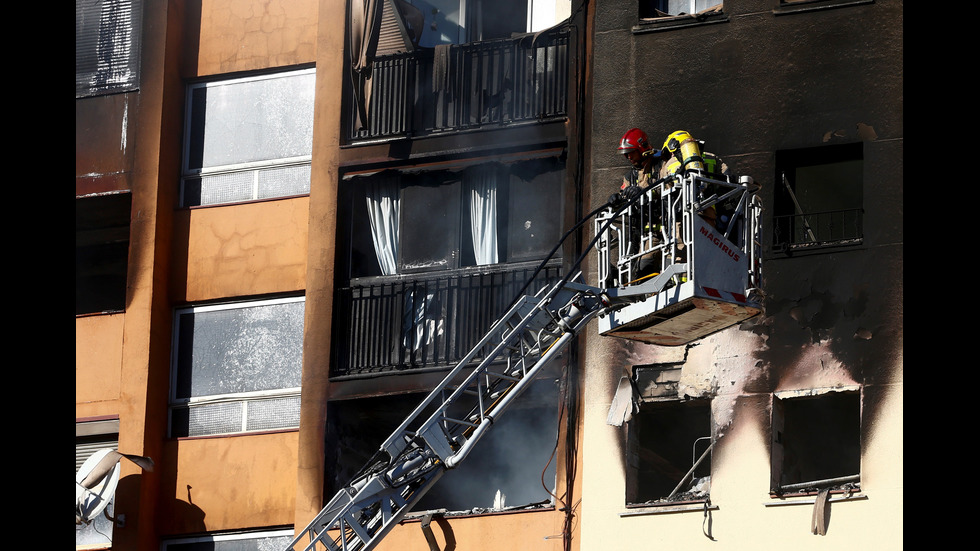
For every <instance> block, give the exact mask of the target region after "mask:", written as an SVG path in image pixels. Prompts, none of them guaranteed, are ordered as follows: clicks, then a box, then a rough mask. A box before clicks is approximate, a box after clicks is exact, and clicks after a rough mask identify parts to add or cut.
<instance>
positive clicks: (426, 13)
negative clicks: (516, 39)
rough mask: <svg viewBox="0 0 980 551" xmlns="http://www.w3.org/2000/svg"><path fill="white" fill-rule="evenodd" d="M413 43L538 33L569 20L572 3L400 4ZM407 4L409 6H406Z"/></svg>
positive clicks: (456, 0)
mask: <svg viewBox="0 0 980 551" xmlns="http://www.w3.org/2000/svg"><path fill="white" fill-rule="evenodd" d="M395 3H396V5H397V7H398V10H397V11H398V13H399V14H400V15H401V18H402V20H403V24H404V26H405V28H406V31H407V33H408V35H409V36H410V37H412V41H413V42H415V43H416V44H417V45H419V46H422V47H424V48H432V47H435V46H438V45H440V44H465V43H467V42H477V41H481V40H492V39H495V38H509V37H510V36H511V35H512V34H522V33H528V32H536V31H540V30H543V29H546V28H548V27H551V26H552V25H554V24H556V23H558V22H559V21H561V20H562V19H564V18H565V17H567V16H568V14H569V10H570V6H571V2H569V1H568V0H550V1H537V2H536V1H534V0H502V1H491V0H404V1H400V0H396V2H395ZM406 4H407V6H406Z"/></svg>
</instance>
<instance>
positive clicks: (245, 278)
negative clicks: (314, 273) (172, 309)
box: [171, 197, 310, 302]
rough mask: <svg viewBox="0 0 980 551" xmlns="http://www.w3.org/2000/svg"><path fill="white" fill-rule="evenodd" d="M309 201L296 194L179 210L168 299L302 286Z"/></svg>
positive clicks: (268, 290) (224, 296)
mask: <svg viewBox="0 0 980 551" xmlns="http://www.w3.org/2000/svg"><path fill="white" fill-rule="evenodd" d="M309 203H310V202H309V198H308V197H298V198H292V199H281V200H276V201H264V202H257V203H246V204H241V205H224V206H217V207H211V208H199V209H190V210H182V211H179V212H178V213H177V214H176V216H175V222H174V226H175V227H174V234H175V235H174V261H173V269H174V273H173V277H172V278H171V281H172V285H173V286H174V289H173V297H174V300H175V301H178V302H180V301H187V302H194V301H200V300H209V299H215V298H226V297H237V296H246V295H262V294H267V293H281V292H290V291H299V290H302V289H305V288H306V256H307V254H306V247H307V235H308V226H309V210H310V207H309Z"/></svg>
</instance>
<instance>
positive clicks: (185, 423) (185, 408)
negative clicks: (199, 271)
mask: <svg viewBox="0 0 980 551" xmlns="http://www.w3.org/2000/svg"><path fill="white" fill-rule="evenodd" d="M304 305H305V301H304V299H303V298H302V297H299V298H289V299H275V300H264V301H256V302H248V303H235V304H222V305H212V306H197V307H191V308H182V309H180V310H178V311H177V312H176V315H175V321H174V353H173V371H172V375H171V377H172V380H171V391H170V401H171V417H170V433H171V436H174V437H179V436H203V435H213V434H227V433H237V432H247V431H261V430H276V429H287V428H295V427H298V426H299V390H300V388H299V387H300V379H301V374H302V352H303V321H304V320H303V315H304Z"/></svg>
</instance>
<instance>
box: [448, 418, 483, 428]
mask: <svg viewBox="0 0 980 551" xmlns="http://www.w3.org/2000/svg"><path fill="white" fill-rule="evenodd" d="M442 420H443V421H449V422H450V423H455V424H457V425H466V426H469V427H478V426H480V424H479V423H471V422H469V421H466V420H464V419H453V418H452V417H445V416H443V418H442Z"/></svg>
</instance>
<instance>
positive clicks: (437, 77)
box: [350, 28, 570, 140]
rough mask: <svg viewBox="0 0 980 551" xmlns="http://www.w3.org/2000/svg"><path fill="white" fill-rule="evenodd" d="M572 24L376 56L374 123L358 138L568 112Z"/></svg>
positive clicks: (370, 116)
mask: <svg viewBox="0 0 980 551" xmlns="http://www.w3.org/2000/svg"><path fill="white" fill-rule="evenodd" d="M569 35H570V32H569V30H568V29H567V28H565V29H562V30H558V31H555V32H552V33H550V34H545V35H541V36H539V37H537V39H536V40H533V38H534V35H524V36H522V37H518V38H512V39H500V40H488V41H485V42H474V43H470V44H462V45H451V46H444V47H439V48H436V49H424V50H419V51H416V52H413V53H407V54H394V55H385V56H379V57H377V58H375V60H374V65H373V68H372V81H371V89H372V92H371V100H370V102H369V107H368V117H367V124H366V127H365V128H362V129H360V130H358V129H356V128H355V126H354V119H353V112H354V111H353V110H351V115H352V117H351V120H350V125H351V126H350V128H351V129H352V130H351V134H350V137H351V139H353V140H364V139H376V138H385V137H396V136H422V135H428V134H433V133H438V132H445V131H455V130H462V129H467V128H476V127H483V126H492V125H506V124H511V123H518V122H523V121H534V120H542V119H549V118H560V117H564V116H565V115H566V112H567V90H568V67H569V60H568V56H569V48H568V46H569Z"/></svg>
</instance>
